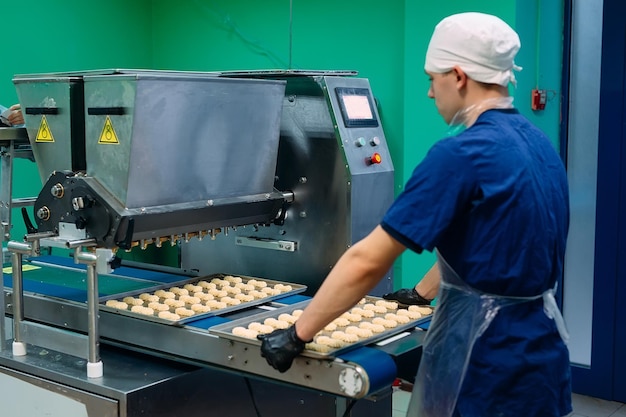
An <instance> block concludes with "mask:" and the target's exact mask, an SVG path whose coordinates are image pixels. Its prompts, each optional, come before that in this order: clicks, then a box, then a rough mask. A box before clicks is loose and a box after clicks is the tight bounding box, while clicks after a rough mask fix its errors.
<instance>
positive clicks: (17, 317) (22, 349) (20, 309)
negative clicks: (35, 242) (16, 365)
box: [11, 249, 30, 356]
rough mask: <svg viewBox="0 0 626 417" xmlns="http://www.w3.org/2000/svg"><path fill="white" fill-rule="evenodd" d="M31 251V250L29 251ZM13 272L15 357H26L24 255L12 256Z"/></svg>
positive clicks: (16, 254)
mask: <svg viewBox="0 0 626 417" xmlns="http://www.w3.org/2000/svg"><path fill="white" fill-rule="evenodd" d="M29 250H30V249H29ZM11 261H12V266H13V267H12V272H13V355H14V356H24V355H26V344H25V343H24V342H23V341H22V331H21V328H20V327H21V326H20V325H21V323H22V320H23V319H24V289H23V288H22V282H23V279H22V278H23V277H22V254H21V253H19V252H13V253H12V254H11Z"/></svg>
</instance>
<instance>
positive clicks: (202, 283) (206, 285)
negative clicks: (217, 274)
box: [198, 281, 217, 292]
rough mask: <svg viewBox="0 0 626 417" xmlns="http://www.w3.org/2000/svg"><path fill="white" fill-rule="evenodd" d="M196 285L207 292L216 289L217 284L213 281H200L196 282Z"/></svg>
mask: <svg viewBox="0 0 626 417" xmlns="http://www.w3.org/2000/svg"><path fill="white" fill-rule="evenodd" d="M198 286H199V287H202V289H203V290H204V291H206V292H208V290H214V289H217V285H216V284H215V283H214V282H207V281H200V282H198Z"/></svg>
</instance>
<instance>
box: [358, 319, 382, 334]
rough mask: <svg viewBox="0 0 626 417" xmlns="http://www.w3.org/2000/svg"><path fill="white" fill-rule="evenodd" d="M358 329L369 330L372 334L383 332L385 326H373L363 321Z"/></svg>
mask: <svg viewBox="0 0 626 417" xmlns="http://www.w3.org/2000/svg"><path fill="white" fill-rule="evenodd" d="M359 327H360V328H361V329H367V330H371V331H372V332H374V333H382V332H384V331H385V326H383V325H382V324H374V323H371V322H369V321H364V322H363V323H360V324H359Z"/></svg>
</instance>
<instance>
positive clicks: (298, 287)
mask: <svg viewBox="0 0 626 417" xmlns="http://www.w3.org/2000/svg"><path fill="white" fill-rule="evenodd" d="M229 276H230V277H235V278H241V282H242V283H244V284H247V283H249V282H250V281H252V280H255V281H257V282H264V283H265V284H266V287H267V288H274V287H275V286H276V285H277V284H281V285H289V286H291V289H290V290H284V291H283V292H281V293H280V294H268V295H267V296H266V297H264V298H255V299H254V300H251V301H241V303H240V304H238V305H229V306H227V307H224V308H217V309H214V310H211V311H209V312H202V313H195V314H193V315H191V316H189V317H180V318H179V319H168V318H161V317H159V316H158V315H157V313H156V312H155V313H154V315H146V314H140V313H137V312H134V311H131V310H130V309H131V306H130V305H129V306H127V308H126V309H121V308H116V307H112V306H108V305H107V304H106V303H107V301H110V300H116V301H123V299H124V298H126V297H133V298H138V296H139V295H141V294H144V293H146V294H150V295H154V293H155V292H157V291H159V290H164V291H165V290H169V289H170V288H173V287H178V288H183V287H184V286H185V285H187V284H191V285H197V284H198V283H200V282H202V281H206V282H212V281H214V280H224V278H226V277H229ZM230 286H231V287H232V286H233V285H232V283H231V285H230ZM222 288H225V287H222ZM306 289H307V287H306V285H302V284H296V283H292V282H285V281H275V280H271V279H265V278H257V277H250V276H244V275H231V274H224V273H218V274H211V275H207V276H202V277H191V278H187V279H184V280H181V281H175V282H169V283H164V284H159V285H155V286H152V287H148V288H141V289H138V290H133V291H128V292H124V293H120V294H114V295H108V296H106V297H100V298H99V300H98V302H99V308H100V310H103V311H109V312H113V313H117V314H121V315H127V316H130V317H134V318H138V319H142V320H148V321H154V322H157V323H163V324H169V325H183V324H185V323H187V322H189V321H192V320H198V319H201V318H206V317H211V316H216V315H221V314H225V313H229V312H232V311H237V310H242V309H246V308H249V307H252V306H256V305H260V304H265V303H267V302H270V301H273V300H276V299H278V298H282V297H286V296H289V295H293V294H299V293H302V292H304V291H306ZM256 290H259V288H258V287H257V288H256ZM204 292H205V293H207V294H208V290H207V289H204ZM242 293H245V294H248V293H249V291H246V290H242ZM233 295H234V294H233ZM228 296H231V294H228ZM175 299H179V295H176V297H175ZM161 301H163V300H162V299H161ZM147 304H148V302H144V304H143V306H144V307H147Z"/></svg>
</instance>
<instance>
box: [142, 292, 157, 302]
mask: <svg viewBox="0 0 626 417" xmlns="http://www.w3.org/2000/svg"><path fill="white" fill-rule="evenodd" d="M139 299H141V300H143V301H144V303H153V302H155V301H159V297H158V296H157V295H154V294H148V293H147V292H144V293H141V294H139Z"/></svg>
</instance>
